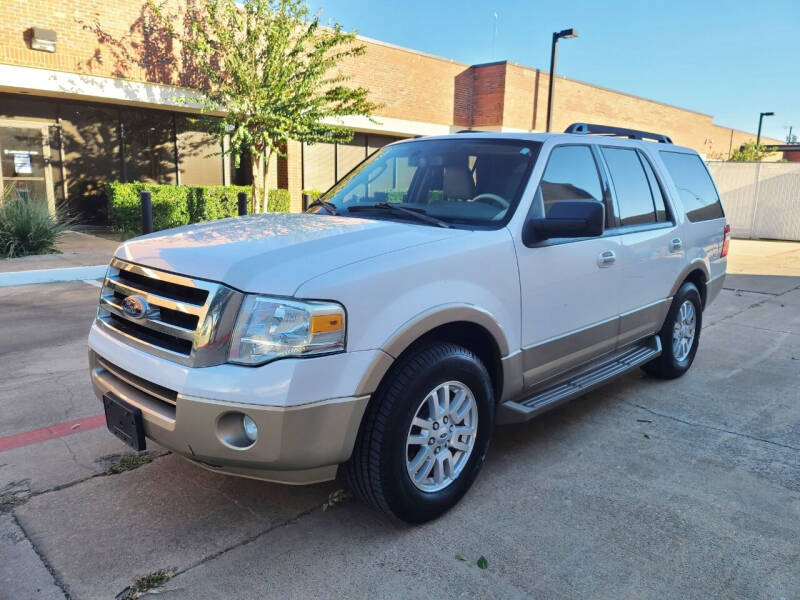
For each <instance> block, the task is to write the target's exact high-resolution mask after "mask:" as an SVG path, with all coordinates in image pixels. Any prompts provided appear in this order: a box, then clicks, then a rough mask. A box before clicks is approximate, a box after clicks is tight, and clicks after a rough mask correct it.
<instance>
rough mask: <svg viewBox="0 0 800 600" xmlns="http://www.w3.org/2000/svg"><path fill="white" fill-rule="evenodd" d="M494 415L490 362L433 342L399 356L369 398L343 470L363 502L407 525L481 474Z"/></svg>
mask: <svg viewBox="0 0 800 600" xmlns="http://www.w3.org/2000/svg"><path fill="white" fill-rule="evenodd" d="M493 420H494V398H493V394H492V386H491V380H490V378H489V374H488V372H487V370H486V367H485V366H484V365H483V363H482V362H481V361H480V359H478V357H477V356H476V355H475V354H474V353H473V352H471V351H470V350H468V349H467V348H464V347H462V346H459V345H456V344H452V343H444V342H441V343H434V344H431V345H428V346H425V347H423V348H420V349H419V350H416V351H412V352H411V353H410V354H409V355H408V356H406V357H403V358H401V359H400V360H399V361H398V363H397V364H396V365H395V367H394V368H393V369H392V370H391V371H390V372H389V374H388V375H387V377H386V379H385V380H384V381H383V382H382V383H381V386H380V388H379V389H378V391H377V392H376V394H375V396H374V397H373V398H372V400H371V401H370V405H369V407H368V408H367V413H366V415H365V416H364V422H363V423H362V426H361V430H360V431H359V434H358V438H357V440H356V445H355V448H354V450H353V456H352V457H351V459H350V460H349V461H348V462H347V463H346V464H345V465H344V473H345V476H346V478H347V480H348V482H349V484H350V487H351V488H352V489H353V491H354V492H355V493H356V494H357V495H358V496H359V497H360V498H361V499H362V500H364V501H366V502H369V503H371V504H374V505H375V506H377V507H378V508H380V509H381V510H383V511H384V512H386V513H388V514H390V515H392V516H394V517H397V518H398V519H401V520H403V521H407V522H409V523H422V522H425V521H428V520H430V519H434V518H436V517H438V516H439V515H441V514H442V513H444V512H445V511H447V510H448V509H449V508H450V507H452V506H453V505H454V504H456V503H457V502H458V501H459V500H460V499H461V497H462V496H463V495H464V494H465V493H466V491H467V490H468V489H469V487H470V485H472V482H473V481H474V480H475V477H476V476H477V474H478V471H480V468H481V465H482V464H483V461H484V458H485V456H486V450H487V448H488V445H489V437H490V434H491V429H492V422H493Z"/></svg>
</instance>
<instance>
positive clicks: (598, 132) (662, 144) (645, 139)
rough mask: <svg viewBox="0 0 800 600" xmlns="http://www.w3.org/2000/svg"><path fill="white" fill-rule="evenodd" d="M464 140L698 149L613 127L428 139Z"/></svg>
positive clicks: (578, 126)
mask: <svg viewBox="0 0 800 600" xmlns="http://www.w3.org/2000/svg"><path fill="white" fill-rule="evenodd" d="M464 137H469V138H476V137H480V138H483V139H506V140H508V139H512V140H528V141H533V142H545V141H547V140H549V139H551V138H559V139H563V140H564V141H570V142H575V141H577V140H580V141H582V142H584V143H587V142H588V143H597V142H606V143H608V142H609V141H613V143H614V144H615V145H631V146H635V147H639V148H642V147H644V148H653V144H656V145H657V148H658V149H659V150H661V149H667V148H669V149H670V150H673V151H681V152H686V153H690V154H697V151H696V150H695V149H693V148H688V147H686V146H677V145H675V144H674V143H673V142H672V139H671V138H670V137H669V136H667V135H664V134H661V133H653V132H649V131H641V130H638V129H626V128H623V127H612V126H609V125H596V124H592V123H573V124H572V125H570V126H569V127H567V129H566V130H565V132H564V133H535V132H531V133H528V132H499V131H482V130H473V129H463V130H461V131H458V132H456V133H452V134H449V135H437V136H430V137H428V136H425V139H454V138H464ZM598 138H599V139H598ZM415 139H420V138H409V139H407V140H399V141H397V142H394V143H395V144H402V143H404V142H408V141H412V140H415Z"/></svg>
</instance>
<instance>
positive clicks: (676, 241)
mask: <svg viewBox="0 0 800 600" xmlns="http://www.w3.org/2000/svg"><path fill="white" fill-rule="evenodd" d="M682 247H683V242H682V241H681V238H672V239H671V240H670V241H669V251H670V252H677V251H678V250H680V249H681V248H682Z"/></svg>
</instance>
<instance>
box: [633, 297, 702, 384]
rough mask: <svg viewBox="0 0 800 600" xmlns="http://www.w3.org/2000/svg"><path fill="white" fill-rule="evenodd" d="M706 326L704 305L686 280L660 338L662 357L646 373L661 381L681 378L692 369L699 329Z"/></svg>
mask: <svg viewBox="0 0 800 600" xmlns="http://www.w3.org/2000/svg"><path fill="white" fill-rule="evenodd" d="M702 324H703V304H702V300H701V298H700V292H699V291H698V289H697V286H695V284H693V283H691V282H689V281H687V282H686V283H684V284H683V285H682V286H681V287H680V289H679V290H678V293H677V294H675V297H674V298H673V299H672V305H671V306H670V309H669V312H668V313H667V318H666V320H665V321H664V326H663V327H662V328H661V331H660V332H659V334H658V336H659V337H660V338H661V356H659V357H658V358H656V359H654V360H652V361H651V362H649V363H647V364H646V365H645V366H644V370H645V371H647V372H648V373H650V374H651V375H654V376H656V377H661V378H662V379H674V378H676V377H680V376H681V375H683V374H684V373H686V371H688V370H689V367H691V366H692V362H693V361H694V356H695V354H696V353H697V346H698V344H699V342H700V329H701V327H702Z"/></svg>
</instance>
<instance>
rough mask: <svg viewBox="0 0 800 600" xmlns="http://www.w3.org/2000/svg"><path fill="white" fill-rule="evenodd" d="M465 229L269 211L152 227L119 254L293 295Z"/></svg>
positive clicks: (238, 285)
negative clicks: (336, 272) (319, 280)
mask: <svg viewBox="0 0 800 600" xmlns="http://www.w3.org/2000/svg"><path fill="white" fill-rule="evenodd" d="M466 233H468V232H467V231H464V230H459V229H444V228H439V227H430V226H427V225H416V224H411V223H401V222H395V221H384V220H374V219H360V218H354V217H336V216H331V215H316V214H291V213H272V214H263V215H251V216H248V217H239V218H233V219H223V220H220V221H210V222H207V223H200V224H197V225H188V226H185V227H179V228H177V229H170V230H168V231H160V232H157V233H152V234H149V235H145V236H142V237H138V238H135V239H132V240H129V241H127V242H125V243H123V244H122V245H121V246H120V247H119V248H118V249H117V251H116V253H115V255H116V256H117V257H118V258H121V259H123V260H127V261H130V262H134V263H138V264H140V265H145V266H149V267H153V268H156V269H162V270H165V271H171V272H173V273H177V274H180V275H186V276H189V277H197V278H200V279H208V280H211V281H218V282H222V283H225V284H227V285H230V286H232V287H235V288H237V289H239V290H242V291H245V292H254V293H255V292H257V293H266V294H277V295H282V296H292V295H294V293H295V291H296V290H297V289H298V288H299V287H300V285H302V284H303V283H304V282H306V281H308V280H309V279H311V278H313V277H316V276H318V275H322V274H323V273H327V272H328V271H331V270H333V269H337V268H339V267H342V266H344V265H348V264H351V263H355V262H359V261H362V260H366V259H368V258H372V257H375V256H378V255H381V254H388V253H391V252H397V251H398V250H402V249H404V248H410V247H411V246H417V245H419V244H427V243H430V242H435V241H437V240H440V239H444V238H448V237H453V236H457V235H465V234H466Z"/></svg>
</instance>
